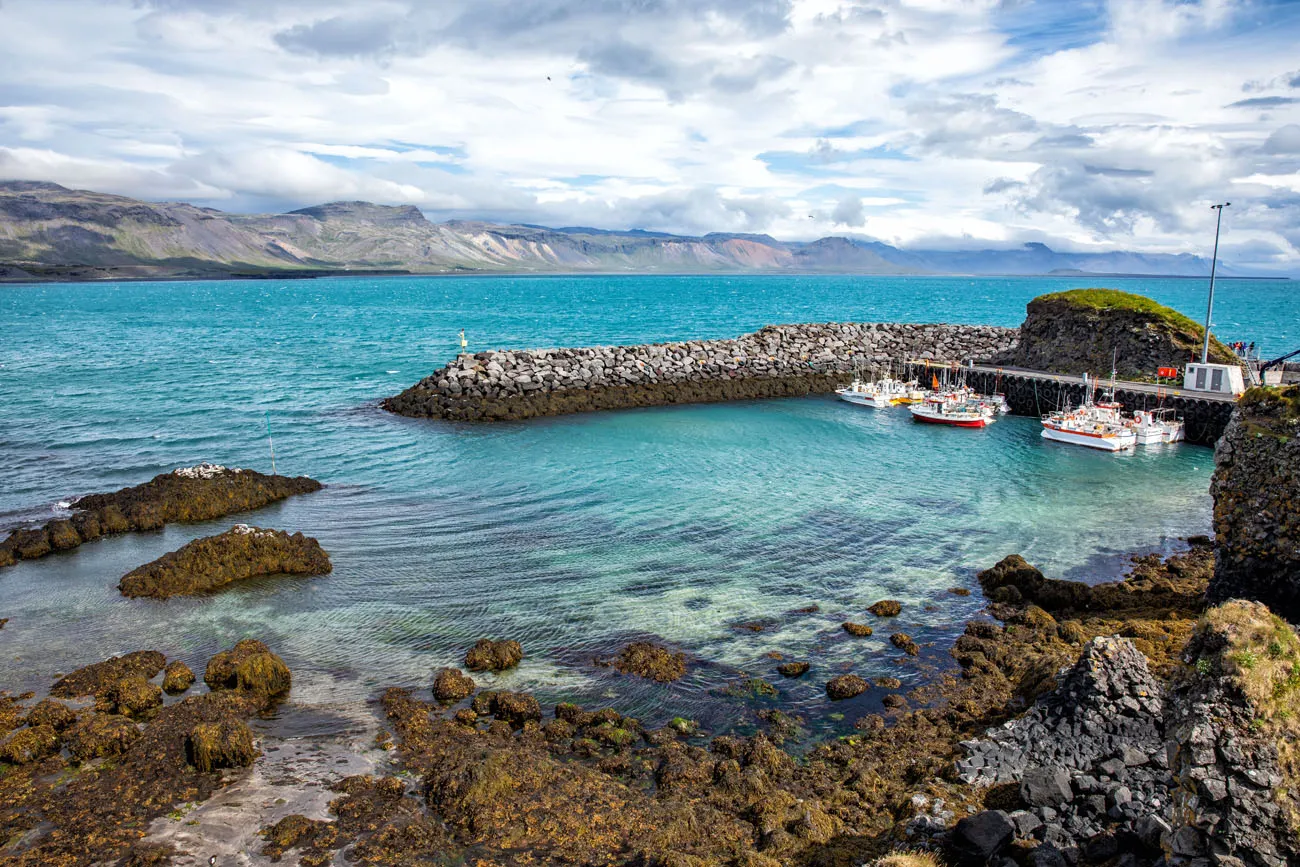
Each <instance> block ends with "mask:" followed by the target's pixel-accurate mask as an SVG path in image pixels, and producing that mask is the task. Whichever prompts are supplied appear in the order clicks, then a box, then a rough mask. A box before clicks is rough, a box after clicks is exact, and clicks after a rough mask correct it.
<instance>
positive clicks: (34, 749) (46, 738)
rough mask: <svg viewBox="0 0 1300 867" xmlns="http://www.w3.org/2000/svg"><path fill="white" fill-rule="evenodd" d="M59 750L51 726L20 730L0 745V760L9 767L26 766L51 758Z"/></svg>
mask: <svg viewBox="0 0 1300 867" xmlns="http://www.w3.org/2000/svg"><path fill="white" fill-rule="evenodd" d="M58 749H59V733H58V732H57V731H55V730H54V727H53V726H48V725H38V726H31V727H28V728H21V729H19V730H18V731H16V732H14V733H13V734H11V735H9V737H7V738H6V739H5V741H4V743H0V759H3V760H4V761H6V762H8V763H9V764H11V765H26V764H30V763H32V762H38V761H40V760H41V759H43V758H45V757H46V756H51V755H53V754H54V753H55V752H57V751H58Z"/></svg>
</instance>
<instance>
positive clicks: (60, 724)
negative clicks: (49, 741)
mask: <svg viewBox="0 0 1300 867" xmlns="http://www.w3.org/2000/svg"><path fill="white" fill-rule="evenodd" d="M76 721H77V714H76V712H75V711H73V709H72V708H70V707H68V706H67V705H66V704H64V703H63V702H61V701H55V700H54V699H52V698H45V699H41V700H40V701H38V702H37V703H36V704H35V705H34V706H33V707H32V709H31V710H29V711H28V712H27V716H26V717H24V718H23V722H25V723H27V725H29V726H50V727H51V728H53V729H54V730H55V731H63V730H64V729H66V728H67V727H68V726H70V725H72V724H73V723H74V722H76Z"/></svg>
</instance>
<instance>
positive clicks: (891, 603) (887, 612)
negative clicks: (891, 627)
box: [867, 599, 903, 617]
mask: <svg viewBox="0 0 1300 867" xmlns="http://www.w3.org/2000/svg"><path fill="white" fill-rule="evenodd" d="M867 610H868V611H870V612H871V613H872V614H874V615H876V616H877V617H897V616H898V615H899V614H901V613H902V611H903V603H901V602H899V601H898V600H896V599H881V600H880V601H879V602H877V603H875V604H874V605H872V606H871V607H870V608H868V609H867Z"/></svg>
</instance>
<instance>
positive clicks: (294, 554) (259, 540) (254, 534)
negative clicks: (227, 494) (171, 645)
mask: <svg viewBox="0 0 1300 867" xmlns="http://www.w3.org/2000/svg"><path fill="white" fill-rule="evenodd" d="M331 568H332V567H331V565H330V558H329V556H328V555H327V554H326V553H325V552H324V551H323V550H322V549H321V546H320V543H319V542H317V541H316V540H315V539H313V538H311V537H310V536H304V535H303V534H302V533H294V534H293V535H290V534H289V533H286V532H284V531H283V530H264V529H261V528H259V527H250V526H248V525H247V524H236V525H235V526H234V527H232V528H231V529H229V530H227V531H226V532H224V533H221V534H220V535H217V536H208V537H205V538H202V539H195V540H194V541H193V542H190V543H189V544H187V545H185V546H184V547H182V548H179V549H178V550H176V551H172V552H170V553H167V554H164V555H163V556H161V557H159V558H158V559H157V560H154V561H153V562H152V563H146V564H145V565H143V566H141V567H140V568H138V569H133V570H132V571H130V572H128V573H127V574H126V575H125V576H123V578H122V581H121V583H120V584H119V585H118V589H119V590H121V591H122V595H123V596H129V597H142V596H143V597H149V598H152V599H167V598H169V597H172V596H191V595H195V594H198V593H205V592H208V591H211V590H216V589H218V588H221V587H223V586H225V585H227V584H229V583H231V582H232V581H240V580H242V579H245V578H252V577H255V576H258V575H324V574H326V573H328V572H329V571H330V569H331Z"/></svg>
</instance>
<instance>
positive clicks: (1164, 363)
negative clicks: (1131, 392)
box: [996, 289, 1237, 380]
mask: <svg viewBox="0 0 1300 867" xmlns="http://www.w3.org/2000/svg"><path fill="white" fill-rule="evenodd" d="M1203 335H1204V329H1202V328H1201V326H1200V325H1198V324H1196V323H1195V322H1193V321H1192V320H1191V319H1188V318H1187V317H1186V316H1184V315H1182V314H1181V313H1178V312H1177V311H1176V310H1173V309H1171V308H1169V307H1165V306H1164V305H1162V304H1157V303H1156V302H1154V301H1152V300H1150V299H1149V298H1144V297H1142V296H1141V295H1132V294H1130V293H1127V292H1118V291H1116V290H1114V289H1073V290H1070V291H1068V292H1055V293H1052V294H1050V295H1041V296H1039V297H1038V298H1035V299H1034V300H1032V301H1030V302H1029V304H1028V306H1027V308H1026V316H1025V321H1024V323H1023V324H1022V325H1021V326H1020V342H1019V343H1018V344H1016V346H1015V347H1014V348H1012V349H1011V350H1009V351H1008V352H1005V353H1003V354H1002V355H1000V356H999V357H998V358H997V359H996V360H997V362H998V363H1000V364H1005V365H1008V366H1015V367H1025V368H1029V369H1031V370H1046V371H1050V372H1052V373H1072V374H1081V373H1098V372H1101V371H1108V370H1110V369H1111V362H1112V359H1114V360H1115V363H1116V366H1117V369H1118V371H1119V375H1120V376H1121V377H1122V378H1124V379H1134V380H1150V379H1153V378H1154V377H1155V375H1156V369H1157V368H1160V367H1181V366H1182V365H1183V363H1184V362H1186V361H1187V360H1188V359H1189V358H1192V357H1194V356H1199V354H1200V347H1201V341H1202V338H1203ZM1210 360H1211V361H1213V362H1218V363H1222V364H1235V363H1237V359H1236V356H1234V355H1233V353H1232V351H1231V350H1230V349H1228V348H1227V347H1226V346H1224V345H1223V344H1222V343H1220V342H1219V341H1217V340H1212V341H1211V343H1210Z"/></svg>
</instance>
